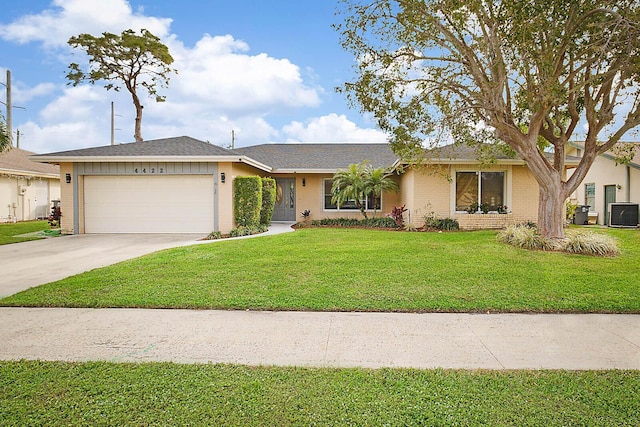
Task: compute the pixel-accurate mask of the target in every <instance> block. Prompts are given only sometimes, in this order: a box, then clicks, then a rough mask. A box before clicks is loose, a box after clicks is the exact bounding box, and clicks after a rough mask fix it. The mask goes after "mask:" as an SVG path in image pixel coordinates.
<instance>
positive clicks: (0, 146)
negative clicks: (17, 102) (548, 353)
mask: <svg viewBox="0 0 640 427" xmlns="http://www.w3.org/2000/svg"><path fill="white" fill-rule="evenodd" d="M10 146H11V139H10V138H9V132H8V130H7V123H6V122H5V121H4V116H2V114H0V153H2V152H3V151H4V150H6V149H7V148H9V147H10Z"/></svg>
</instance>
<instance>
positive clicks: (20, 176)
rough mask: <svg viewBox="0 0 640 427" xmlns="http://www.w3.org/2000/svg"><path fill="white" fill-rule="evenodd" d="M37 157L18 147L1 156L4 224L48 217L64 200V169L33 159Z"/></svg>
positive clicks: (0, 209)
mask: <svg viewBox="0 0 640 427" xmlns="http://www.w3.org/2000/svg"><path fill="white" fill-rule="evenodd" d="M34 154H35V153H32V152H30V151H25V150H21V149H20V148H15V147H12V148H10V149H9V150H7V151H4V152H2V153H0V222H15V221H28V220H33V219H39V218H47V217H48V216H49V213H50V212H51V202H52V200H57V199H59V198H60V172H59V170H60V168H59V167H58V166H56V165H48V164H43V163H39V162H34V161H32V160H30V159H29V156H32V155H34Z"/></svg>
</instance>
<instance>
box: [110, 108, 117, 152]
mask: <svg viewBox="0 0 640 427" xmlns="http://www.w3.org/2000/svg"><path fill="white" fill-rule="evenodd" d="M115 122H116V118H115V112H114V111H113V101H111V145H114V143H115V139H116V135H115V134H116V129H115V126H116V123H115Z"/></svg>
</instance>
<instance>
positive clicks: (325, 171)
mask: <svg viewBox="0 0 640 427" xmlns="http://www.w3.org/2000/svg"><path fill="white" fill-rule="evenodd" d="M337 171H338V169H304V168H300V169H273V170H272V171H271V172H272V173H280V174H285V173H288V174H300V173H309V174H311V173H316V174H334V173H336V172H337Z"/></svg>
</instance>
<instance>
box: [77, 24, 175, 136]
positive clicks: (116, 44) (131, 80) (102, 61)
mask: <svg viewBox="0 0 640 427" xmlns="http://www.w3.org/2000/svg"><path fill="white" fill-rule="evenodd" d="M68 44H69V45H70V46H71V47H74V48H80V49H82V50H84V51H85V52H86V54H87V55H88V56H89V70H88V71H87V72H84V71H82V69H81V67H80V65H79V64H77V63H72V64H70V65H69V69H70V71H69V73H68V74H67V79H69V80H70V84H72V85H73V86H77V85H79V84H80V83H82V82H84V81H88V82H89V83H91V84H95V83H96V82H98V81H101V80H102V81H104V82H105V85H104V87H105V88H106V89H107V90H110V89H113V90H115V91H119V90H120V89H121V86H124V87H125V88H126V89H127V91H129V93H130V94H131V98H132V100H133V105H134V106H135V108H136V120H135V132H134V138H135V140H136V141H142V130H141V129H142V103H141V102H140V97H139V96H138V86H142V87H144V88H145V89H146V91H147V92H148V94H149V96H152V97H155V100H156V102H163V101H164V100H165V97H164V96H161V95H159V94H158V92H157V85H158V84H159V85H160V86H161V87H163V88H166V87H167V86H168V85H169V77H168V76H169V73H171V72H172V71H175V70H172V69H171V68H170V67H169V66H170V65H171V64H172V63H173V57H172V56H171V54H170V53H169V48H168V47H167V46H166V45H164V44H163V43H162V42H160V39H159V38H158V37H156V36H154V35H153V34H151V32H149V31H148V30H145V29H143V30H141V31H140V34H136V33H135V32H134V31H133V30H125V31H123V32H122V34H120V35H118V34H112V33H106V32H105V33H102V36H100V37H96V36H93V35H91V34H80V35H78V36H74V37H71V38H70V39H69V41H68Z"/></svg>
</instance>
